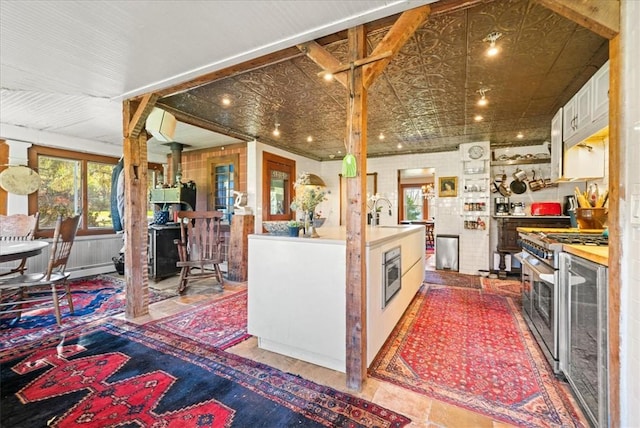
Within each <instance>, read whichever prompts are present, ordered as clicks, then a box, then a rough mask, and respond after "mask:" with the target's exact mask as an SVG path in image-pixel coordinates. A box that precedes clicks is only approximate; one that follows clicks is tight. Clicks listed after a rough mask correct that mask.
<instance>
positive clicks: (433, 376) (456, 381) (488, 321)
mask: <svg viewBox="0 0 640 428" xmlns="http://www.w3.org/2000/svg"><path fill="white" fill-rule="evenodd" d="M369 373H370V375H371V376H373V377H375V378H378V379H381V380H384V381H387V382H391V383H394V384H396V385H400V386H402V387H404V388H407V389H410V390H412V391H415V392H418V393H420V394H423V395H425V396H428V397H432V398H435V399H438V400H442V401H445V402H447V403H450V404H454V405H457V406H460V407H464V408H467V409H469V410H473V411H476V412H479V413H482V414H485V415H487V416H490V417H492V418H493V419H495V420H497V421H503V422H507V423H509V424H512V425H516V426H522V427H580V426H586V424H585V423H583V421H584V419H581V418H580V417H579V416H578V414H577V412H576V409H575V407H574V406H573V404H572V402H571V400H570V399H569V394H568V389H567V387H566V385H563V384H561V382H560V381H558V380H557V379H556V378H555V376H554V375H553V372H552V371H551V368H550V367H549V366H548V364H547V363H546V360H545V359H544V356H543V354H542V352H541V351H540V349H539V348H538V347H537V345H536V344H535V341H534V339H533V338H532V336H531V333H530V332H529V330H528V328H527V326H526V324H525V322H524V320H523V319H522V316H521V315H520V312H519V308H518V306H517V305H516V304H515V303H514V302H513V299H511V298H510V297H508V296H506V295H504V294H496V293H489V292H486V291H484V290H477V289H471V288H456V287H439V286H434V285H431V286H428V285H427V286H425V285H423V286H422V288H421V289H420V290H419V291H418V294H417V295H416V297H415V298H414V300H413V301H412V303H411V304H410V305H409V307H408V308H407V310H406V312H405V314H404V316H403V317H402V319H401V320H400V322H399V323H398V324H397V325H396V327H395V329H394V331H393V332H392V333H391V335H390V336H389V338H388V339H387V341H386V343H385V345H384V346H383V348H382V349H381V351H380V352H379V353H378V356H377V357H376V359H375V360H374V361H373V363H372V364H371V366H370V367H369Z"/></svg>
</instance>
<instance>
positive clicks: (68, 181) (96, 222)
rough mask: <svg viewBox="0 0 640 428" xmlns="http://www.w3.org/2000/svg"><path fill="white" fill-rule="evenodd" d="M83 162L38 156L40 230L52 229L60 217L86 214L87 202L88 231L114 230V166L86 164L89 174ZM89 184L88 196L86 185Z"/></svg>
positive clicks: (95, 163)
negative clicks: (112, 206) (112, 226)
mask: <svg viewBox="0 0 640 428" xmlns="http://www.w3.org/2000/svg"><path fill="white" fill-rule="evenodd" d="M82 166H83V165H82V161H78V160H72V159H63V158H56V157H51V156H42V155H41V156H39V157H38V173H39V174H40V178H41V185H40V189H39V191H38V211H39V212H40V226H39V227H40V228H41V229H46V228H52V227H54V225H55V222H56V218H57V217H58V216H59V215H62V216H64V217H69V216H73V215H75V214H76V213H79V212H81V211H82V207H83V200H84V198H86V199H87V212H86V219H87V225H86V226H85V227H87V228H109V227H111V225H112V223H111V213H110V207H111V201H110V195H111V172H112V170H113V165H112V164H105V163H98V162H90V161H87V162H86V171H87V172H86V174H84V173H83V168H82ZM85 181H86V183H87V185H86V193H85V191H84V184H83V183H84V182H85Z"/></svg>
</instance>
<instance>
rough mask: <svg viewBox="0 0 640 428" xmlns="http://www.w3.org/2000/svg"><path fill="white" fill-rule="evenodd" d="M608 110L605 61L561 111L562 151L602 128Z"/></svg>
mask: <svg viewBox="0 0 640 428" xmlns="http://www.w3.org/2000/svg"><path fill="white" fill-rule="evenodd" d="M608 111H609V62H606V63H605V64H604V65H603V66H602V67H601V68H600V69H599V70H598V71H597V72H596V73H595V74H594V75H593V76H592V77H591V79H589V81H588V82H587V83H585V85H584V86H583V87H582V88H581V89H580V90H579V91H578V93H577V94H576V95H574V96H573V98H571V100H569V102H568V103H567V104H566V105H565V106H564V108H563V125H562V140H563V141H564V148H565V150H568V149H570V148H571V147H573V146H575V145H576V144H578V143H579V142H581V141H583V140H584V139H585V138H588V137H589V136H591V135H593V134H595V133H597V132H598V131H600V130H601V129H602V128H604V127H606V126H607V125H608V119H609V118H608V115H607V114H606V113H607V112H608ZM565 175H566V174H565Z"/></svg>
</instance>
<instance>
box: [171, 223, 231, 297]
mask: <svg viewBox="0 0 640 428" xmlns="http://www.w3.org/2000/svg"><path fill="white" fill-rule="evenodd" d="M222 218H223V214H222V212H220V211H178V219H179V221H180V239H179V240H178V239H176V240H175V241H174V242H175V244H176V245H177V246H178V258H179V260H178V262H177V263H176V265H177V267H179V268H180V285H179V286H178V292H179V293H183V292H184V291H185V289H186V288H187V286H188V284H189V281H191V280H196V279H206V278H215V279H216V280H217V281H218V284H215V285H214V288H215V289H216V290H217V291H222V289H223V287H224V282H223V277H222V270H221V269H220V264H222V263H223V262H224V253H223V243H224V239H223V238H222V235H221V233H220V223H221V222H222ZM194 269H195V270H197V272H194Z"/></svg>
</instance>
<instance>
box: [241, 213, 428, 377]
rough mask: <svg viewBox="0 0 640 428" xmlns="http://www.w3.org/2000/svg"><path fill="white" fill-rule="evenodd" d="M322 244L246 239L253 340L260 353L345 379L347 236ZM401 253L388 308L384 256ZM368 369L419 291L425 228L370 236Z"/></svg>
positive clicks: (332, 233)
mask: <svg viewBox="0 0 640 428" xmlns="http://www.w3.org/2000/svg"><path fill="white" fill-rule="evenodd" d="M318 233H319V234H320V238H302V237H299V238H298V237H296V238H291V237H287V236H274V235H269V234H256V235H249V274H248V277H249V279H248V294H249V302H248V305H249V306H248V316H249V320H248V321H249V322H248V332H249V334H252V335H254V336H256V337H257V338H258V346H259V347H260V348H263V349H267V350H270V351H273V352H277V353H280V354H283V355H288V356H291V357H294V358H297V359H300V360H304V361H308V362H311V363H314V364H317V365H320V366H324V367H328V368H331V369H333V370H338V371H341V372H345V367H346V366H345V356H346V321H345V320H346V313H345V312H346V309H345V308H346V287H345V282H346V278H345V275H346V230H345V228H344V227H335V228H331V227H327V228H320V229H318ZM396 247H400V249H401V288H400V290H399V291H398V292H397V293H396V294H395V295H394V296H393V297H392V298H391V299H390V300H389V301H388V302H387V304H386V307H384V308H383V304H384V296H383V294H384V291H383V254H385V253H386V252H387V251H389V250H392V249H394V248H396ZM366 267H367V269H366V275H367V355H366V361H367V366H369V365H370V364H371V362H372V361H373V358H374V357H375V356H376V354H377V352H378V351H379V350H380V348H381V347H382V345H383V344H384V342H385V340H386V339H387V337H388V336H389V334H390V333H391V331H392V330H393V327H394V326H395V325H396V323H397V322H398V320H399V319H400V317H401V316H402V314H403V313H404V311H405V309H406V308H407V306H408V305H409V303H410V302H411V300H412V299H413V297H414V295H415V294H416V292H417V291H418V289H419V288H420V285H421V284H422V280H423V277H424V268H425V229H424V226H421V225H402V226H390V227H385V226H378V227H371V226H367V228H366Z"/></svg>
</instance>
